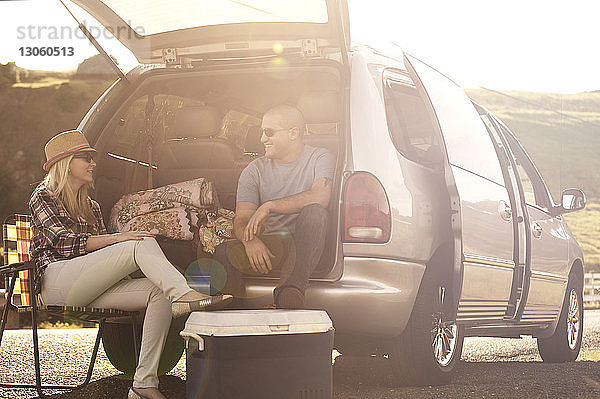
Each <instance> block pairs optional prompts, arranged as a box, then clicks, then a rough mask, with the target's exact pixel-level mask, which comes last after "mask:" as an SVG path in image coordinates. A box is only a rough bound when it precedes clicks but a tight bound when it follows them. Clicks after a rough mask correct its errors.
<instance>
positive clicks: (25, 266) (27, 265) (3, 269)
mask: <svg viewBox="0 0 600 399" xmlns="http://www.w3.org/2000/svg"><path fill="white" fill-rule="evenodd" d="M33 269H35V263H33V262H32V261H30V260H28V261H25V262H17V263H11V264H9V265H2V266H0V275H2V274H8V273H14V272H21V271H23V270H33Z"/></svg>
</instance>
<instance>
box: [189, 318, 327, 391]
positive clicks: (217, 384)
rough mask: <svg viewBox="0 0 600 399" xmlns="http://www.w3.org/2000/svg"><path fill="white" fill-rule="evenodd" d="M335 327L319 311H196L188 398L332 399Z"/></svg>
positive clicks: (192, 324) (191, 320)
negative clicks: (332, 361)
mask: <svg viewBox="0 0 600 399" xmlns="http://www.w3.org/2000/svg"><path fill="white" fill-rule="evenodd" d="M333 332H334V329H333V325H332V323H331V319H330V318H329V316H328V315H327V313H326V312H324V311H319V310H227V311H219V312H194V313H192V314H191V315H190V316H189V318H188V320H187V322H186V324H185V329H184V330H183V331H182V332H181V333H180V334H181V336H182V337H183V338H184V339H185V341H186V348H187V360H186V367H187V371H186V380H187V382H186V388H187V395H186V397H187V398H188V399H200V398H203V399H253V398H256V399H269V398H273V399H287V398H290V399H292V398H293V399H329V398H331V396H332V380H333V375H332V365H331V351H332V349H333Z"/></svg>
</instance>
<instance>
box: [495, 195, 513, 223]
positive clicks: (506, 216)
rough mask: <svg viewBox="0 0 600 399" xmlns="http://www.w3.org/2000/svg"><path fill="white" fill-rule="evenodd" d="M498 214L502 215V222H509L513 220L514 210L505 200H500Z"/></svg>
mask: <svg viewBox="0 0 600 399" xmlns="http://www.w3.org/2000/svg"><path fill="white" fill-rule="evenodd" d="M498 213H499V214H500V217H501V218H502V220H506V221H507V222H509V221H510V219H511V218H512V209H511V208H510V205H509V204H507V203H506V201H504V200H500V202H498Z"/></svg>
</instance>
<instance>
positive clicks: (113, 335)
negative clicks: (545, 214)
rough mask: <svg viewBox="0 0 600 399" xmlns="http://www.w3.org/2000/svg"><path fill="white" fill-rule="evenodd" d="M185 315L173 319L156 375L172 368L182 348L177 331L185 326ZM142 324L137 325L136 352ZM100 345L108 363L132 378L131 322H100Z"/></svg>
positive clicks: (133, 362)
mask: <svg viewBox="0 0 600 399" xmlns="http://www.w3.org/2000/svg"><path fill="white" fill-rule="evenodd" d="M185 321H186V317H180V318H178V319H174V320H173V321H172V322H171V328H170V330H169V334H168V335H167V341H166V343H165V348H164V350H163V353H162V356H161V358H160V363H159V365H158V375H159V376H160V375H163V374H165V373H168V372H169V371H171V370H173V367H175V366H176V365H177V363H178V362H179V359H180V358H181V355H182V354H183V350H184V341H183V338H181V337H180V336H179V332H180V331H181V330H183V327H184V326H185ZM141 331H142V326H141V325H138V328H137V332H138V339H137V342H138V353H139V348H140V344H141V340H142V338H141V337H142V333H141ZM102 345H103V346H104V352H106V356H107V357H108V360H110V363H111V364H112V365H113V366H114V367H115V368H116V369H117V370H119V371H120V372H122V373H124V374H125V375H126V376H128V377H130V378H133V374H134V372H135V363H136V361H135V360H136V359H135V352H134V350H133V328H132V326H131V324H123V323H106V322H103V323H102Z"/></svg>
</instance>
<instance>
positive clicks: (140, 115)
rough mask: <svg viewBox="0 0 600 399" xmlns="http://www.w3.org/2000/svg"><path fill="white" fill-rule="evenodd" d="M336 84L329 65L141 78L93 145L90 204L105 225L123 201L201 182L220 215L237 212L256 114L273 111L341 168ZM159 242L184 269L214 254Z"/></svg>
mask: <svg viewBox="0 0 600 399" xmlns="http://www.w3.org/2000/svg"><path fill="white" fill-rule="evenodd" d="M339 80H340V79H339V76H338V71H337V70H336V68H334V67H330V66H327V65H323V66H318V67H317V66H314V65H312V66H311V67H294V68H292V67H290V66H285V65H270V66H267V67H265V66H263V67H256V66H253V67H245V68H232V69H231V70H225V71H224V70H223V68H220V69H219V70H218V71H210V70H207V71H190V72H182V71H177V73H174V71H172V70H153V71H150V72H147V73H145V74H142V76H141V77H140V80H139V84H138V87H137V88H136V89H135V90H133V91H132V92H131V94H130V95H129V96H128V97H127V99H125V100H124V101H123V104H122V106H121V107H120V108H119V109H118V110H117V112H116V113H115V114H114V115H113V116H112V119H111V120H110V122H109V123H108V124H107V126H106V128H105V129H104V131H103V132H102V134H101V137H100V139H99V143H98V144H97V148H99V149H100V154H101V155H100V158H99V159H98V169H97V170H98V175H97V176H96V189H95V191H96V193H95V198H97V199H98V201H99V202H100V204H101V206H102V209H103V210H104V213H105V214H104V217H105V219H107V218H108V217H109V214H110V210H111V209H112V208H113V206H114V205H115V203H117V201H118V200H119V199H120V198H121V197H122V196H123V195H125V194H129V193H134V192H136V191H140V190H146V189H149V188H156V187H162V186H165V185H169V184H174V183H178V182H182V181H187V180H192V179H196V178H200V177H203V178H206V179H208V180H209V181H211V182H212V183H213V186H214V189H215V191H216V194H217V196H218V200H219V207H220V208H224V209H228V210H235V196H236V189H237V182H238V178H239V175H240V173H241V172H242V170H243V169H244V168H245V167H246V166H247V165H248V164H249V163H250V162H252V160H254V159H256V158H257V157H260V156H262V155H263V154H264V147H263V145H262V143H261V141H260V136H261V130H260V124H261V119H262V115H263V113H264V112H265V111H266V110H268V109H269V108H271V107H273V106H276V105H279V104H289V105H293V106H296V107H298V109H300V111H301V112H302V113H303V115H304V118H305V122H306V127H307V128H306V132H305V135H304V137H303V141H304V142H305V143H306V144H308V145H312V146H318V147H325V148H327V149H328V150H329V151H331V152H332V153H333V154H334V155H336V157H337V164H338V165H339V164H340V160H341V156H342V154H341V153H340V150H341V149H342V148H343V146H342V145H341V143H343V142H344V141H343V137H342V136H343V129H342V122H343V118H342V112H341V110H342V107H343V102H342V98H343V97H342V96H341V95H340V84H339ZM337 169H338V170H337V171H336V177H335V179H336V182H339V181H340V178H341V176H340V172H339V167H338V168H337ZM338 187H339V184H334V189H333V190H334V193H333V195H332V200H331V201H330V207H329V211H330V223H329V226H330V232H329V234H328V238H327V243H326V246H325V251H324V254H323V256H322V259H321V263H320V265H319V267H318V268H317V270H316V271H315V274H316V275H317V276H322V275H325V274H327V272H328V271H329V270H330V269H331V268H332V267H333V265H334V263H335V258H336V252H337V251H336V249H337V242H338V240H337V225H338V220H337V215H338V213H339V209H338V207H339V189H337V188H338ZM107 225H108V223H107ZM159 242H160V243H161V246H162V247H163V250H164V251H165V253H166V254H167V256H168V257H169V259H170V260H171V261H172V262H173V263H174V264H175V265H176V266H177V267H178V268H179V269H180V270H182V271H184V270H186V269H187V268H188V266H189V265H190V264H191V263H193V262H194V261H195V260H196V259H197V258H198V257H208V256H211V255H210V254H209V253H204V251H202V250H200V251H198V250H197V248H195V247H194V245H192V243H191V242H189V241H181V240H168V239H159Z"/></svg>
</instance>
